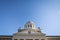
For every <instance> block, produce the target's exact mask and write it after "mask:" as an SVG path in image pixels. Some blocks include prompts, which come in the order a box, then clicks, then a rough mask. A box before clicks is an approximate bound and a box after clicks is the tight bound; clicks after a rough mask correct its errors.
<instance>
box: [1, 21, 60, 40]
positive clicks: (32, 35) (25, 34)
mask: <svg viewBox="0 0 60 40" xmlns="http://www.w3.org/2000/svg"><path fill="white" fill-rule="evenodd" d="M0 40H60V36H46V34H44V33H42V32H41V29H40V28H39V27H38V29H35V25H34V23H33V22H31V21H28V22H27V23H26V24H25V25H24V29H21V28H20V27H19V28H18V32H17V33H14V34H13V35H12V36H11V35H5V36H4V35H0Z"/></svg>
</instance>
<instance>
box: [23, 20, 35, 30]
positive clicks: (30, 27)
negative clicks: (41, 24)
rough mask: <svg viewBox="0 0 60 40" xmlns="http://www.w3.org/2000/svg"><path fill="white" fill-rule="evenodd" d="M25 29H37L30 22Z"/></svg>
mask: <svg viewBox="0 0 60 40" xmlns="http://www.w3.org/2000/svg"><path fill="white" fill-rule="evenodd" d="M24 27H25V29H34V28H35V25H34V23H33V22H32V21H28V22H27V23H26V24H25V26H24Z"/></svg>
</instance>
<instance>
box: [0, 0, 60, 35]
mask: <svg viewBox="0 0 60 40" xmlns="http://www.w3.org/2000/svg"><path fill="white" fill-rule="evenodd" d="M27 21H33V22H34V23H35V25H36V28H37V27H41V30H42V32H43V33H45V34H46V35H60V31H59V30H60V0H0V35H12V34H13V33H15V32H17V29H18V28H19V27H21V28H24V24H25V23H26V22H27Z"/></svg>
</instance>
